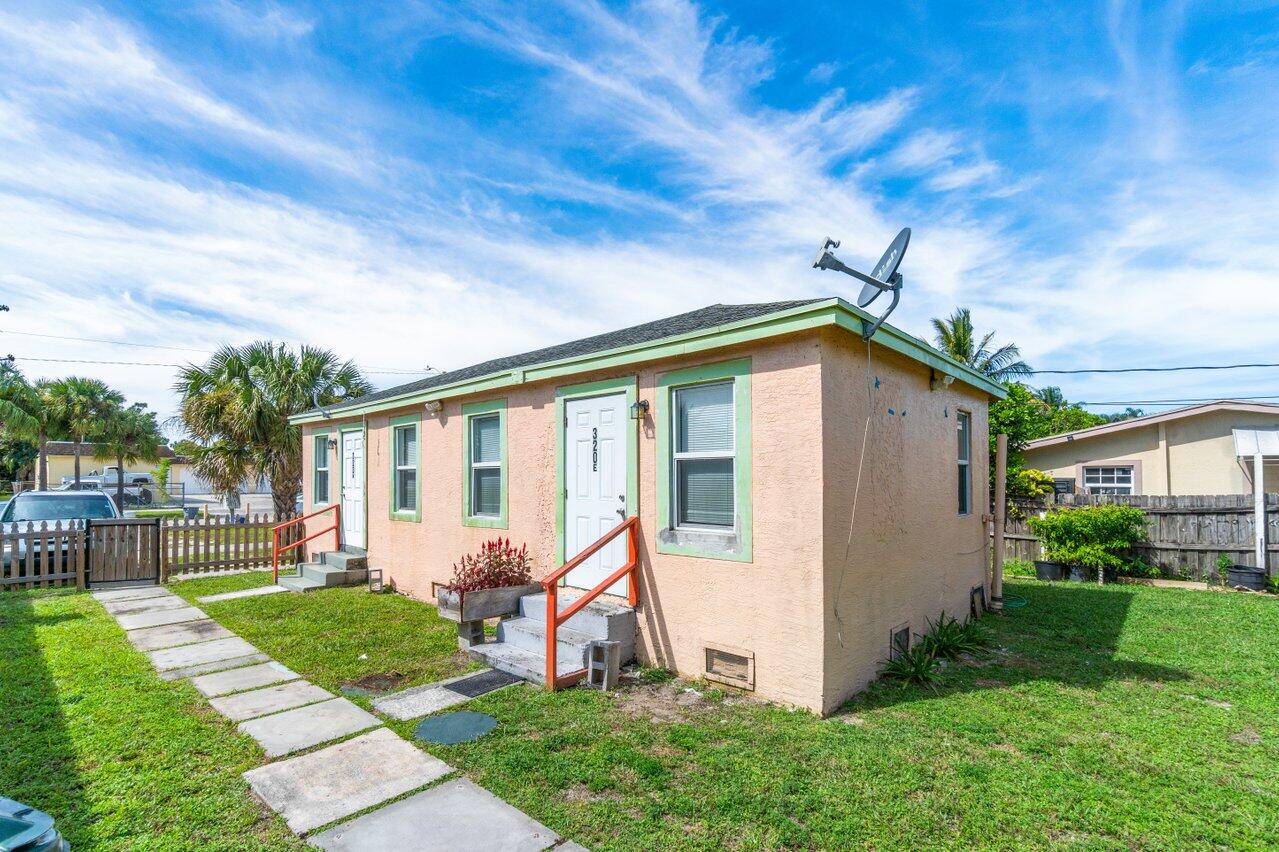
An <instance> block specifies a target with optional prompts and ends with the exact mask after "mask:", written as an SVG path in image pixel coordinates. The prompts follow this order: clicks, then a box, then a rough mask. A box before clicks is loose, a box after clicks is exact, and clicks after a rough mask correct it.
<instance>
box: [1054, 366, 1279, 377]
mask: <svg viewBox="0 0 1279 852" xmlns="http://www.w3.org/2000/svg"><path fill="white" fill-rule="evenodd" d="M1251 367H1279V364H1214V365H1212V366H1193V367H1112V368H1104V367H1098V368H1096V369H1091V370H1031V371H1030V372H1031V373H1032V374H1033V375H1036V376H1049V375H1052V376H1068V375H1076V374H1079V373H1177V372H1181V371H1183V370H1242V369H1245V368H1251Z"/></svg>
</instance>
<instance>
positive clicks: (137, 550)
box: [85, 518, 160, 586]
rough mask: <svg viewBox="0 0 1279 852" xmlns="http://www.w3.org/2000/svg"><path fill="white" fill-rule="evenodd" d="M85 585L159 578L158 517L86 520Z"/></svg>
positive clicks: (153, 580) (156, 579)
mask: <svg viewBox="0 0 1279 852" xmlns="http://www.w3.org/2000/svg"><path fill="white" fill-rule="evenodd" d="M87 527H88V544H89V560H88V570H87V571H86V572H85V575H86V576H85V580H86V583H87V584H88V585H89V586H99V585H102V584H103V583H117V582H123V581H134V582H137V581H140V580H150V581H152V582H154V583H157V584H158V583H159V582H160V519H159V518H112V519H109V520H91V521H88V522H87Z"/></svg>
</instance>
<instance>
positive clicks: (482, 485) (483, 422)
mask: <svg viewBox="0 0 1279 852" xmlns="http://www.w3.org/2000/svg"><path fill="white" fill-rule="evenodd" d="M470 440H471V472H470V476H471V506H470V513H471V514H472V515H474V516H476V517H494V518H496V517H500V516H501V514H502V421H501V418H500V416H499V415H497V414H488V415H485V416H483V417H473V418H471V437H470Z"/></svg>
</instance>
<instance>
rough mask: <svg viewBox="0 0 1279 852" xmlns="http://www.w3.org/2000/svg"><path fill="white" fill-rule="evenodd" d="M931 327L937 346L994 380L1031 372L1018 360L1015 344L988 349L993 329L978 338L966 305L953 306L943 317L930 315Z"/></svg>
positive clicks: (1019, 353) (993, 335) (998, 380)
mask: <svg viewBox="0 0 1279 852" xmlns="http://www.w3.org/2000/svg"><path fill="white" fill-rule="evenodd" d="M933 331H934V332H936V338H935V339H936V341H937V348H938V349H940V350H941V351H943V352H945V353H946V354H947V355H949V356H950V357H952V358H954V359H955V360H956V361H959V362H960V363H963V364H967V365H968V366H969V367H972V368H973V369H974V370H976V371H977V372H979V373H983V374H985V375H987V376H989V377H990V378H992V379H994V380H995V381H997V382H1006V381H1008V380H1009V379H1014V378H1017V377H1018V376H1028V375H1030V374H1031V373H1032V372H1034V371H1033V370H1031V369H1030V365H1029V364H1027V363H1026V362H1025V361H1023V360H1021V350H1020V349H1018V348H1017V347H1016V345H1015V344H1012V343H1005V344H1004V345H1003V346H1001V347H999V348H998V349H995V350H993V351H992V350H991V349H990V346H991V340H993V339H994V337H995V332H993V331H992V332H990V333H989V334H987V335H986V336H985V337H983V338H982V339H981V340H980V341H978V340H977V334H976V332H975V331H973V319H972V314H971V313H970V312H969V310H968V308H956V309H955V312H954V313H953V314H951V315H950V316H949V317H947V318H946V319H938V318H937V317H933Z"/></svg>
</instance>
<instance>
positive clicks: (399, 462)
mask: <svg viewBox="0 0 1279 852" xmlns="http://www.w3.org/2000/svg"><path fill="white" fill-rule="evenodd" d="M417 461H418V452H417V425H416V424H410V425H408V426H397V427H396V428H395V484H394V489H393V490H394V493H395V506H394V507H393V508H394V511H397V512H415V511H417Z"/></svg>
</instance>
